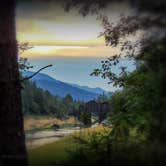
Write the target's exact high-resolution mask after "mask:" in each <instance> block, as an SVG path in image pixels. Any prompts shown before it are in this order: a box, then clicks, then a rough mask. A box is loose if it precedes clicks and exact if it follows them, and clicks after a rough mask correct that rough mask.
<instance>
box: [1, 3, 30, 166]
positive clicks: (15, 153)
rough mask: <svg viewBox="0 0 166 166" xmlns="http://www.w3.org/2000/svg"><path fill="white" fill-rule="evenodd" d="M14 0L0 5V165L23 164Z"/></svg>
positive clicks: (23, 141) (25, 160)
mask: <svg viewBox="0 0 166 166" xmlns="http://www.w3.org/2000/svg"><path fill="white" fill-rule="evenodd" d="M15 5H16V1H15V0H5V1H2V2H1V5H0V11H1V13H0V101H1V104H0V165H2V166H8V165H13V164H16V165H17V166H24V165H27V155H26V148H25V136H24V129H23V118H22V110H21V109H22V105H21V85H20V81H19V71H18V63H17V41H16V32H15Z"/></svg>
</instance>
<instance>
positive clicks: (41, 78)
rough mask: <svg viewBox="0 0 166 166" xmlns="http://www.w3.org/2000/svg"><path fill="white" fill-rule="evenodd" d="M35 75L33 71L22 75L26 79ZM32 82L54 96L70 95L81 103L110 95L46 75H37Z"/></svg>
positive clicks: (103, 91)
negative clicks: (103, 95)
mask: <svg viewBox="0 0 166 166" xmlns="http://www.w3.org/2000/svg"><path fill="white" fill-rule="evenodd" d="M32 74H34V72H31V71H23V72H22V75H23V76H24V77H28V76H30V75H32ZM31 81H34V82H35V83H36V86H37V87H40V88H42V89H44V90H48V91H49V92H50V93H51V94H53V95H58V96H60V97H64V96H66V95H67V94H70V95H71V96H72V97H73V99H74V100H79V101H85V102H86V101H89V100H93V99H96V98H98V97H99V96H100V95H102V94H103V93H104V94H108V92H107V91H105V90H103V89H101V88H99V87H96V88H90V87H88V86H80V85H77V84H71V83H66V82H62V81H59V80H56V79H54V78H52V77H50V76H48V75H46V74H43V73H39V74H37V75H35V76H34V77H33V78H32V79H31Z"/></svg>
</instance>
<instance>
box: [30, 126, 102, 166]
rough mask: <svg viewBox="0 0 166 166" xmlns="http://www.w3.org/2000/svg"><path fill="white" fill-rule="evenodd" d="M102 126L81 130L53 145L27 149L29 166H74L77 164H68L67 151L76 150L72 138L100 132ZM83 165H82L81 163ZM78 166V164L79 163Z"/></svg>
mask: <svg viewBox="0 0 166 166" xmlns="http://www.w3.org/2000/svg"><path fill="white" fill-rule="evenodd" d="M103 129H104V128H103V127H102V126H99V127H95V128H87V129H82V130H81V131H79V132H76V133H74V134H72V135H70V136H66V137H64V138H62V139H60V140H58V141H55V142H54V143H50V144H47V145H44V146H41V147H39V148H35V149H29V150H28V153H29V166H62V165H65V166H70V165H72V166H74V165H78V164H77V163H69V162H68V161H69V159H70V154H69V153H68V151H74V150H75V149H76V148H78V146H79V145H78V144H76V143H75V141H74V137H73V136H80V135H81V136H84V137H86V135H87V134H90V133H92V132H97V131H101V130H103ZM82 164H83V163H82ZM79 165H80V163H79Z"/></svg>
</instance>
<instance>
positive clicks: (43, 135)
mask: <svg viewBox="0 0 166 166" xmlns="http://www.w3.org/2000/svg"><path fill="white" fill-rule="evenodd" d="M79 130H80V128H78V127H75V128H64V129H59V130H52V129H49V130H39V131H34V130H33V131H27V132H26V145H27V147H28V148H29V149H33V148H37V147H40V146H42V145H45V144H49V143H52V142H55V141H57V140H59V139H61V138H63V137H65V136H68V135H70V134H72V133H74V132H76V131H79Z"/></svg>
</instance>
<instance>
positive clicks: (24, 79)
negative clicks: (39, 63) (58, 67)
mask: <svg viewBox="0 0 166 166" xmlns="http://www.w3.org/2000/svg"><path fill="white" fill-rule="evenodd" d="M51 66H53V65H47V66H44V67H42V68H41V69H39V70H38V71H37V72H35V73H34V74H32V75H31V76H29V77H25V78H23V79H22V80H21V81H26V80H29V79H31V78H33V77H34V76H35V75H36V74H38V73H39V72H40V71H42V70H44V69H46V68H48V67H51Z"/></svg>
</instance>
